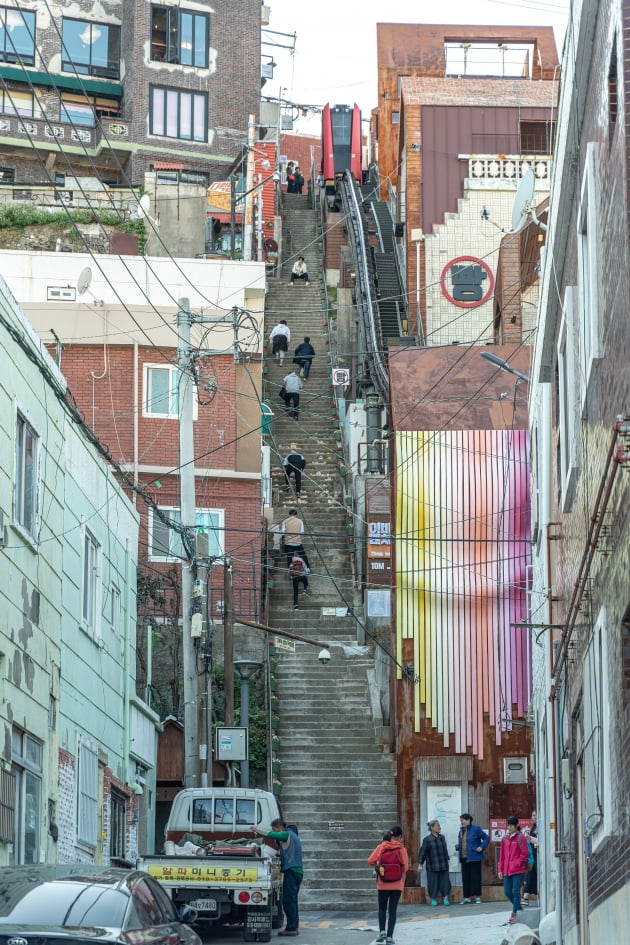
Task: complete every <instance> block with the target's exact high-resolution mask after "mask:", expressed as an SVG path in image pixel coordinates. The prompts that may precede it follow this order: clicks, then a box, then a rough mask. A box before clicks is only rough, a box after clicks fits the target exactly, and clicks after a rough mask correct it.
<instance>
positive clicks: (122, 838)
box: [109, 787, 127, 859]
mask: <svg viewBox="0 0 630 945" xmlns="http://www.w3.org/2000/svg"><path fill="white" fill-rule="evenodd" d="M126 849H127V796H126V795H125V794H123V792H122V791H118V790H117V789H116V788H114V787H112V789H111V791H110V795H109V856H110V859H111V858H113V857H117V858H118V859H125V852H126Z"/></svg>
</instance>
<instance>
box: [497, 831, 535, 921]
mask: <svg viewBox="0 0 630 945" xmlns="http://www.w3.org/2000/svg"><path fill="white" fill-rule="evenodd" d="M528 860H529V845H528V843H527V837H525V836H523V834H522V833H521V828H520V827H519V824H518V817H508V819H507V833H506V834H505V836H504V837H503V840H502V841H501V850H500V853H499V862H498V864H497V876H498V877H499V879H502V880H503V891H504V893H505V896H506V898H507V899H509V900H510V902H511V903H512V914H511V915H510V918H509V919H508V922H509V923H510V925H513V924H514V923H515V922H516V913H517V912H518V911H519V910H520V909H521V886H522V884H523V877H524V876H525V873H526V872H527V863H528Z"/></svg>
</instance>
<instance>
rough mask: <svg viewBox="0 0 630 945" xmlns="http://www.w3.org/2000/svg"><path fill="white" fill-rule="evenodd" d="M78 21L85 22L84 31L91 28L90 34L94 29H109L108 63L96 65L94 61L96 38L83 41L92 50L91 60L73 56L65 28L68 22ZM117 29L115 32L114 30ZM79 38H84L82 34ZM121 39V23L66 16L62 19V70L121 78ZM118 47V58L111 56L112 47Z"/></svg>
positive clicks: (77, 73)
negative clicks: (93, 52)
mask: <svg viewBox="0 0 630 945" xmlns="http://www.w3.org/2000/svg"><path fill="white" fill-rule="evenodd" d="M70 23H76V24H83V27H84V29H83V32H85V31H86V30H89V32H90V35H91V34H92V31H93V30H99V29H101V30H107V31H108V32H107V40H106V42H107V65H106V66H102V65H96V64H94V62H93V61H92V55H91V52H92V50H93V48H94V44H95V42H96V39H99V38H100V36H99V37H96V39H94V40H93V39H90V41H89V42H87V41H86V42H83V45H84V46H86V47H87V48H88V49H89V50H90V56H89V57H87V58H88V60H89V61H79V62H77V60H76V59H74V58H73V57H72V54H71V50H70V47H69V45H68V42H67V41H66V37H65V35H64V32H65V31H64V28H65V25H66V24H70ZM110 30H112V33H111V36H112V37H113V39H112V40H110V38H109V37H110V33H109V31H110ZM114 31H115V32H114ZM79 38H82V34H81V36H80V37H79ZM120 40H121V31H120V25H119V24H117V23H92V22H91V21H90V20H83V19H80V18H79V17H73V16H64V17H62V19H61V71H62V72H70V73H72V74H73V75H87V76H95V77H97V78H106V79H119V78H120ZM113 46H115V47H116V60H115V63H114V60H113V59H112V58H111V54H112V47H113Z"/></svg>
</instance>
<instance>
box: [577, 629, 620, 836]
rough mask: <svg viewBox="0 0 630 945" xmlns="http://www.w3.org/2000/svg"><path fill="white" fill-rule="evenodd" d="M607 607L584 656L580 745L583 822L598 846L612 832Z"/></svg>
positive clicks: (588, 834)
mask: <svg viewBox="0 0 630 945" xmlns="http://www.w3.org/2000/svg"><path fill="white" fill-rule="evenodd" d="M607 629H610V628H608V627H607V623H606V617H605V611H602V612H601V613H600V615H599V618H598V620H597V623H596V625H595V628H594V630H593V634H592V636H591V639H590V641H589V644H588V647H587V650H586V654H585V658H584V682H583V686H584V693H583V701H582V728H581V730H582V733H583V737H582V743H581V745H579V746H578V751H579V755H580V758H579V760H580V762H581V767H582V771H583V778H584V809H583V811H582V812H581V814H582V818H581V822H582V823H583V824H584V833H585V835H586V836H587V837H591V839H592V844H593V850H595V849H596V848H597V847H598V846H599V844H600V843H601V842H602V840H604V839H605V837H607V836H609V835H610V834H611V833H612V829H613V828H612V817H611V815H612V812H611V780H610V778H611V771H610V750H609V748H610V742H609V741H608V739H607V738H606V737H605V736H606V733H608V732H610V725H611V718H610V691H609V686H608V680H609V672H608V647H607V643H606V630H607Z"/></svg>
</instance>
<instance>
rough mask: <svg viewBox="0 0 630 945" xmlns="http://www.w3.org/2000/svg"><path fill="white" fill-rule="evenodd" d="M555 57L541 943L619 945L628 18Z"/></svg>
mask: <svg viewBox="0 0 630 945" xmlns="http://www.w3.org/2000/svg"><path fill="white" fill-rule="evenodd" d="M571 36H572V37H573V42H571V43H568V44H567V46H566V48H565V56H564V60H563V63H562V92H561V97H560V102H559V109H558V131H557V138H556V140H557V144H556V152H555V159H554V171H553V178H552V189H551V201H550V208H549V232H548V235H547V247H546V251H545V257H544V266H543V271H542V276H541V311H540V322H539V326H538V332H537V338H536V349H535V358H534V363H533V369H532V390H531V393H530V405H531V411H530V418H531V420H530V422H531V437H532V457H535V459H536V462H535V463H534V466H533V468H532V479H533V487H534V490H535V493H534V494H535V495H536V498H537V501H536V503H535V505H534V508H533V537H534V544H533V585H532V600H533V604H534V605H535V606H536V607H537V612H536V620H535V622H536V625H537V629H536V630H535V631H534V632H535V633H536V639H537V643H538V645H537V646H535V647H534V650H535V652H536V654H537V659H536V663H535V683H536V697H537V698H536V730H537V732H538V739H537V756H538V758H539V763H538V794H539V799H538V804H539V809H540V810H539V822H540V823H541V824H542V825H543V826H544V834H543V845H542V850H541V866H540V873H541V876H540V887H541V894H542V897H543V901H542V911H543V913H547V915H546V917H545V919H543V922H542V923H541V932H542V931H543V930H544V937H543V941H544V942H557V943H560V942H562V943H563V945H585V943H589V942H590V943H595V942H606V941H621V940H622V939H623V937H624V934H625V933H623V931H622V930H623V929H624V928H626V927H627V923H628V895H629V889H630V885H629V884H630V867H629V865H628V855H627V843H626V838H627V835H628V830H629V829H630V809H629V806H628V796H629V794H630V762H629V759H630V736H629V731H630V728H629V725H628V723H629V721H630V629H629V628H630V618H629V615H630V582H629V578H628V575H629V573H630V569H629V559H630V518H629V515H628V509H629V507H630V480H629V479H628V473H627V466H628V462H629V455H630V444H629V442H628V435H627V420H628V414H629V409H630V408H629V404H630V386H629V375H628V360H629V357H630V326H629V323H628V297H629V296H630V282H629V277H628V272H629V269H630V266H629V262H630V246H629V241H628V213H629V210H630V204H629V200H628V164H627V149H628V140H627V127H628V103H627V94H626V93H625V90H626V89H627V87H628V75H627V71H626V63H627V62H628V56H629V46H628V8H627V5H626V4H623V3H617V2H615V0H608V2H599V3H592V4H586V5H584V6H583V7H582V8H581V9H580V10H579V11H577V15H576V17H575V18H574V20H573V21H572V24H571Z"/></svg>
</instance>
